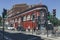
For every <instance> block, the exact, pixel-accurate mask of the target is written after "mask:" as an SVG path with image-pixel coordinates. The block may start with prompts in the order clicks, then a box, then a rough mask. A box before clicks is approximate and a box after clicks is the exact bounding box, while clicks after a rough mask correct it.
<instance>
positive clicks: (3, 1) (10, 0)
mask: <svg viewBox="0 0 60 40" xmlns="http://www.w3.org/2000/svg"><path fill="white" fill-rule="evenodd" d="M40 2H42V4H44V5H47V6H48V9H49V11H50V12H51V13H52V9H56V17H57V18H59V19H60V8H59V7H60V6H59V5H60V0H0V15H1V13H2V9H3V8H6V9H11V8H12V6H13V5H14V4H20V3H26V4H28V5H32V4H39V3H40Z"/></svg>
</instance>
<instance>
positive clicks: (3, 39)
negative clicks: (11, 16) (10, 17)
mask: <svg viewBox="0 0 60 40" xmlns="http://www.w3.org/2000/svg"><path fill="white" fill-rule="evenodd" d="M2 16H3V15H2ZM2 20H3V23H2V25H3V40H4V18H3V17H2Z"/></svg>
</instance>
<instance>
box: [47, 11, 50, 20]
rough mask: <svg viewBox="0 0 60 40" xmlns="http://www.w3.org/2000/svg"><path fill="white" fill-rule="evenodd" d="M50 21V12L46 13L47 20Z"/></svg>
mask: <svg viewBox="0 0 60 40" xmlns="http://www.w3.org/2000/svg"><path fill="white" fill-rule="evenodd" d="M49 19H50V12H48V13H47V20H49Z"/></svg>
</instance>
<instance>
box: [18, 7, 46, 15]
mask: <svg viewBox="0 0 60 40" xmlns="http://www.w3.org/2000/svg"><path fill="white" fill-rule="evenodd" d="M38 9H46V8H42V7H41V8H35V9H33V10H30V11H27V12H24V13H22V14H20V15H23V14H26V13H28V12H31V11H34V10H38ZM20 15H18V16H20Z"/></svg>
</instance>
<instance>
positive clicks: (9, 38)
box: [0, 31, 43, 40]
mask: <svg viewBox="0 0 60 40" xmlns="http://www.w3.org/2000/svg"><path fill="white" fill-rule="evenodd" d="M2 34H3V31H0V39H1V40H2V37H3V35H2ZM4 40H43V39H41V37H38V36H34V35H27V34H22V33H8V32H4Z"/></svg>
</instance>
